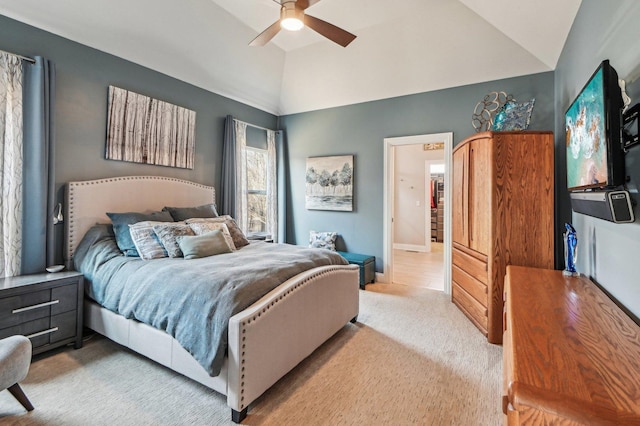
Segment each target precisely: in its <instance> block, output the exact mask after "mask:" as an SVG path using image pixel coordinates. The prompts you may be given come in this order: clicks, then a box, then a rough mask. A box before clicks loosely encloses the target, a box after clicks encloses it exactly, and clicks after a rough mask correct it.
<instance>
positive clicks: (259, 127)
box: [233, 118, 277, 132]
mask: <svg viewBox="0 0 640 426" xmlns="http://www.w3.org/2000/svg"><path fill="white" fill-rule="evenodd" d="M233 121H237V122H238V123H242V124H246V125H247V126H250V127H253V128H255V129H260V130H265V131H267V132H276V131H277V130H272V129H267V128H266V127H261V126H256V125H255V124H251V123H247V122H246V121H242V120H238V119H237V118H234V119H233Z"/></svg>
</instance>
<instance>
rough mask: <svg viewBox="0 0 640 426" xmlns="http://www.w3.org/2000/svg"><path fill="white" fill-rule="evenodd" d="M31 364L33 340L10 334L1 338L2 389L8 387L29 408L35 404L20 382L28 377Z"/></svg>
mask: <svg viewBox="0 0 640 426" xmlns="http://www.w3.org/2000/svg"><path fill="white" fill-rule="evenodd" d="M30 365H31V341H30V340H29V339H28V338H26V337H24V336H9V337H7V338H5V339H2V340H0V390H3V389H8V390H9V392H11V395H13V396H14V397H15V399H17V400H18V402H20V404H22V406H23V407H24V408H25V409H26V410H27V411H31V410H33V405H31V402H30V401H29V398H27V396H26V395H25V394H24V392H23V391H22V389H21V388H20V385H19V384H18V382H20V381H22V380H24V379H25V377H27V373H28V372H29V366H30Z"/></svg>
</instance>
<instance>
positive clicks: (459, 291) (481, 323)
mask: <svg viewBox="0 0 640 426" xmlns="http://www.w3.org/2000/svg"><path fill="white" fill-rule="evenodd" d="M451 290H452V294H451V296H452V297H451V299H452V301H453V303H455V304H456V306H458V307H459V308H460V310H462V312H463V313H465V314H466V315H467V317H469V319H470V320H471V322H473V323H474V324H475V325H476V327H478V328H479V329H480V331H482V332H483V333H484V334H485V335H486V334H487V308H485V307H484V306H482V305H481V304H480V302H478V301H477V300H475V299H474V298H473V297H472V296H471V295H469V293H467V292H466V291H464V289H463V288H462V287H460V286H459V285H457V284H456V283H455V282H454V283H452V285H451Z"/></svg>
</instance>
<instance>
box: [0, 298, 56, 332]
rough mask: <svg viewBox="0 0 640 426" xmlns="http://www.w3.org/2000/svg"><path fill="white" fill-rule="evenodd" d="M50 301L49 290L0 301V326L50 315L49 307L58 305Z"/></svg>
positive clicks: (4, 326) (9, 325)
mask: <svg viewBox="0 0 640 426" xmlns="http://www.w3.org/2000/svg"><path fill="white" fill-rule="evenodd" d="M59 302H60V301H59V300H58V301H57V302H55V301H53V302H52V300H51V290H40V291H35V292H33V293H27V294H21V295H19V296H14V297H7V298H4V299H0V325H1V326H2V327H3V328H6V327H11V326H14V325H18V324H21V323H23V322H28V321H32V320H35V319H38V318H43V317H48V316H49V315H51V306H52V305H55V304H57V303H59Z"/></svg>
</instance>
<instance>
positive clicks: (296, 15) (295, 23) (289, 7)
mask: <svg viewBox="0 0 640 426" xmlns="http://www.w3.org/2000/svg"><path fill="white" fill-rule="evenodd" d="M303 20H304V11H303V10H302V9H298V8H296V2H295V1H288V2H285V3H282V8H281V9H280V26H281V27H282V28H283V29H285V30H289V31H298V30H301V29H302V27H304V21H303Z"/></svg>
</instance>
